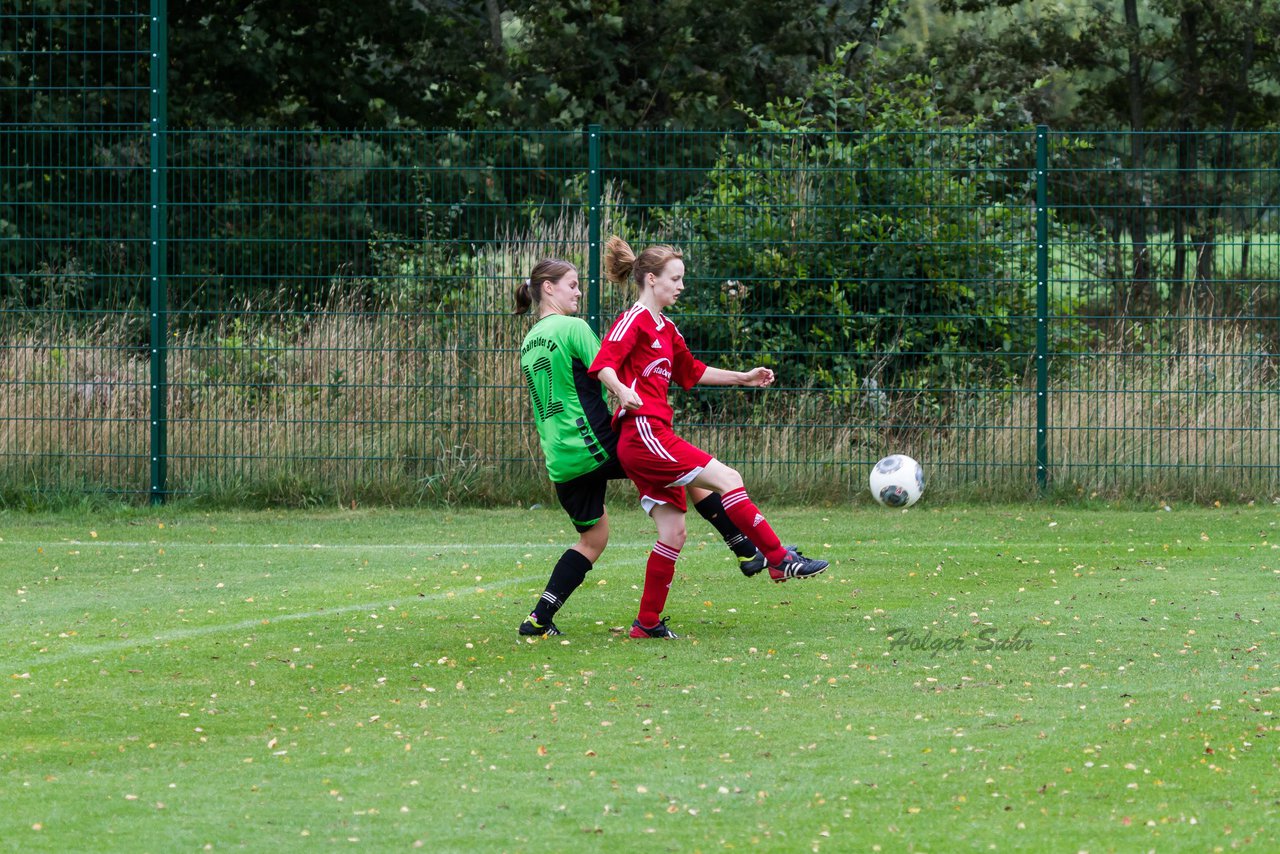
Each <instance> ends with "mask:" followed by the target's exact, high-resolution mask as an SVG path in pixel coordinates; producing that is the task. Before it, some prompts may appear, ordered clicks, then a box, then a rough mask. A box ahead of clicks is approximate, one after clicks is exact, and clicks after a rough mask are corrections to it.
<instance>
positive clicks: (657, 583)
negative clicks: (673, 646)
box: [631, 503, 686, 638]
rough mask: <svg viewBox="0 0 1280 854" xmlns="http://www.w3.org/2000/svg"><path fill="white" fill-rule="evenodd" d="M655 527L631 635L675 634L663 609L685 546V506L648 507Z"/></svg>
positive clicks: (648, 636) (664, 636) (654, 635)
mask: <svg viewBox="0 0 1280 854" xmlns="http://www.w3.org/2000/svg"><path fill="white" fill-rule="evenodd" d="M649 515H650V516H651V517H652V518H653V521H654V523H655V524H656V525H657V527H658V541H657V542H656V543H654V544H653V550H652V551H651V552H649V560H648V562H647V563H646V564H645V568H644V590H643V591H642V592H641V594H640V612H639V614H637V616H636V620H635V622H634V623H632V624H631V637H633V638H675V637H677V635H676V634H675V633H674V632H672V631H671V630H670V629H668V628H667V621H666V619H665V618H664V617H662V609H663V608H665V607H666V605H667V594H668V593H670V592H671V582H672V580H673V579H674V578H675V575H676V560H677V559H678V558H679V557H680V550H681V549H682V548H684V541H685V536H686V531H685V524H684V509H683V508H681V507H678V506H675V505H673V504H665V503H664V504H655V505H654V506H653V509H651V510H650V511H649Z"/></svg>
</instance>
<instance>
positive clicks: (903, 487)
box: [871, 454, 924, 507]
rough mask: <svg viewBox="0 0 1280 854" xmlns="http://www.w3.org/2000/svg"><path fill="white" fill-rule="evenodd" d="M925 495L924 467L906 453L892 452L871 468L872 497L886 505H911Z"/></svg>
mask: <svg viewBox="0 0 1280 854" xmlns="http://www.w3.org/2000/svg"><path fill="white" fill-rule="evenodd" d="M921 495H924V469H923V468H922V467H921V466H920V464H919V463H918V462H916V461H915V460H913V459H912V458H911V457H908V456H907V455H906V454H890V455H889V456H887V457H885V458H884V459H882V460H881V461H880V462H878V463H876V464H875V467H874V468H872V469H871V497H872V498H874V499H875V500H876V501H878V502H879V503H881V504H883V505H884V506H885V507H910V506H911V505H912V504H915V503H916V502H917V501H919V500H920V496H921Z"/></svg>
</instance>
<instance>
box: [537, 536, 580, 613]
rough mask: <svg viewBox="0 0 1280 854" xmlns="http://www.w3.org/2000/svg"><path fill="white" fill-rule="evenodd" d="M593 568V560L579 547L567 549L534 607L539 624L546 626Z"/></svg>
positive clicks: (557, 562)
mask: <svg viewBox="0 0 1280 854" xmlns="http://www.w3.org/2000/svg"><path fill="white" fill-rule="evenodd" d="M590 570H591V561H589V560H587V557H586V555H584V554H583V553H582V552H580V551H578V550H577V549H565V552H564V554H562V555H560V560H558V561H556V565H555V568H554V569H552V570H551V578H549V579H548V580H547V589H546V590H544V591H543V592H542V597H541V598H540V599H538V604H537V605H535V606H534V608H533V619H534V620H536V621H537V622H538V625H540V626H545V625H546V624H547V623H549V622H551V619H552V618H553V617H554V616H555V615H556V611H559V610H560V608H561V606H563V605H564V603H565V602H566V601H567V600H568V599H569V597H570V596H571V595H573V591H575V590H577V589H578V585H580V584H582V580H583V579H584V578H586V577H587V573H588V572H589V571H590Z"/></svg>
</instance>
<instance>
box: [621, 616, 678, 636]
mask: <svg viewBox="0 0 1280 854" xmlns="http://www.w3.org/2000/svg"><path fill="white" fill-rule="evenodd" d="M631 637H633V638H666V639H667V640H675V639H676V638H678V637H680V636H679V635H678V634H676V633H675V632H673V631H671V629H669V628H667V618H666V617H663V618H662V619H661V620H659V621H658V625H656V626H653V627H652V628H648V627H645V626H642V625H640V621H639V620H636V621H635V622H633V623H632V624H631Z"/></svg>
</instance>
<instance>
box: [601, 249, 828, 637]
mask: <svg viewBox="0 0 1280 854" xmlns="http://www.w3.org/2000/svg"><path fill="white" fill-rule="evenodd" d="M605 275H606V276H608V277H609V280H610V281H612V282H615V283H617V284H623V283H625V282H626V281H627V279H628V278H634V280H635V283H636V285H637V287H638V288H639V290H640V293H639V298H638V299H637V300H636V302H635V304H634V305H633V306H631V307H630V308H629V309H627V310H626V311H624V312H623V313H622V314H621V315H619V317H618V319H617V320H615V321H614V323H613V326H611V327H610V328H609V332H608V333H607V334H606V335H605V336H604V340H603V341H602V342H601V345H600V352H599V353H597V354H596V357H595V360H594V361H593V362H592V363H591V368H590V371H589V373H590V374H592V375H594V376H596V377H598V378H599V380H600V382H602V383H604V385H605V387H606V388H608V389H609V391H611V392H612V393H613V394H614V396H615V397H616V398H617V401H618V404H619V409H618V410H617V411H616V412H615V414H614V417H613V426H614V430H615V431H616V432H617V434H618V459H619V460H620V461H621V463H622V467H623V469H624V470H625V471H626V473H627V476H628V477H630V478H631V480H632V482H634V483H635V485H636V489H638V490H639V492H640V504H641V506H642V507H644V509H645V512H647V513H648V514H649V515H650V516H651V517H652V518H653V521H654V523H655V524H656V525H657V527H658V542H657V543H656V544H655V545H654V547H653V551H651V552H650V553H649V560H648V563H647V565H646V568H645V581H644V591H643V593H642V594H641V596H640V613H639V615H638V616H637V617H636V620H635V622H634V623H632V625H631V637H633V638H644V637H652V638H672V637H675V636H676V635H675V634H674V633H673V632H672V631H671V630H670V629H669V628H667V621H666V618H661V619H659V618H660V615H661V614H662V609H663V607H664V606H665V605H666V601H667V592H668V591H669V589H670V587H671V581H672V579H673V578H674V577H675V570H676V559H677V558H678V557H679V556H680V549H681V548H683V546H684V541H685V520H684V515H685V507H686V504H685V487H686V486H696V487H701V488H703V489H710V490H713V491H715V492H719V493H720V494H721V495H722V496H723V498H722V500H723V503H724V509H725V513H726V514H727V515H728V516H729V519H730V521H732V522H733V523H734V524H735V525H737V526H738V529H739V530H741V531H742V532H743V533H744V534H746V535H747V537H748V538H749V539H750V540H751V541H752V542H753V543H754V544H755V546H756V548H757V549H759V550H760V551H761V552H762V553H763V554H764V557H765V560H766V561H768V564H769V575H770V577H772V578H773V580H774V581H776V582H782V581H786V580H787V579H789V578H812V577H813V576H815V575H817V574H818V573H820V572H822V571H823V570H825V569H826V568H827V562H826V561H825V560H816V559H813V558H807V557H805V556H804V555H802V554H800V552H799V551H798V550H795V549H787V548H783V546H782V543H781V541H780V540H779V539H778V535H777V534H775V533H774V531H773V528H772V527H770V525H769V523H768V522H767V521H766V520H765V518H764V516H763V515H761V513H760V511H759V509H758V508H757V507H756V505H755V503H754V502H752V500H751V498H750V497H749V496H748V495H747V490H746V487H745V486H743V483H742V475H740V474H739V473H738V472H737V471H736V470H735V469H732V468H730V467H729V466H727V465H725V464H724V463H722V462H720V461H719V460H717V459H716V458H715V457H713V456H712V455H711V454H709V453H707V452H706V451H704V450H702V449H701V448H698V447H696V446H694V445H691V444H690V443H688V442H686V441H685V440H683V439H681V438H680V437H679V436H677V435H676V434H675V431H674V430H673V429H672V425H671V414H672V411H671V404H670V403H668V402H667V389H668V387H669V386H670V385H671V383H672V382H673V381H674V382H676V383H678V384H679V385H680V386H681V387H683V388H686V389H689V388H692V387H693V386H695V385H717V386H728V385H738V386H751V387H755V388H763V387H765V386H767V385H769V384H770V383H772V382H773V371H771V370H770V369H769V368H765V367H756V368H752V369H751V370H750V371H745V372H744V371H728V370H723V369H721V368H713V367H708V366H707V365H706V364H704V363H703V362H701V361H699V360H698V359H697V358H696V357H695V356H694V355H693V354H692V353H691V352H689V348H688V346H686V345H685V342H684V338H683V337H682V336H681V335H680V331H679V330H678V329H676V325H675V324H674V323H673V322H672V321H671V319H670V318H668V317H666V316H665V315H664V314H663V310H664V309H666V308H668V307H670V306H672V305H675V303H676V300H678V299H679V298H680V293H681V292H682V291H683V290H684V260H683V256H682V254H681V253H680V251H679V250H677V249H675V248H673V247H671V246H651V247H649V248H648V249H646V250H644V251H643V252H641V253H640V256H639V257H636V255H635V253H634V252H633V251H632V249H631V247H630V246H629V245H627V243H626V241H624V240H622V239H621V238H619V237H611V238H609V240H608V242H607V243H606V244H605Z"/></svg>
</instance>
